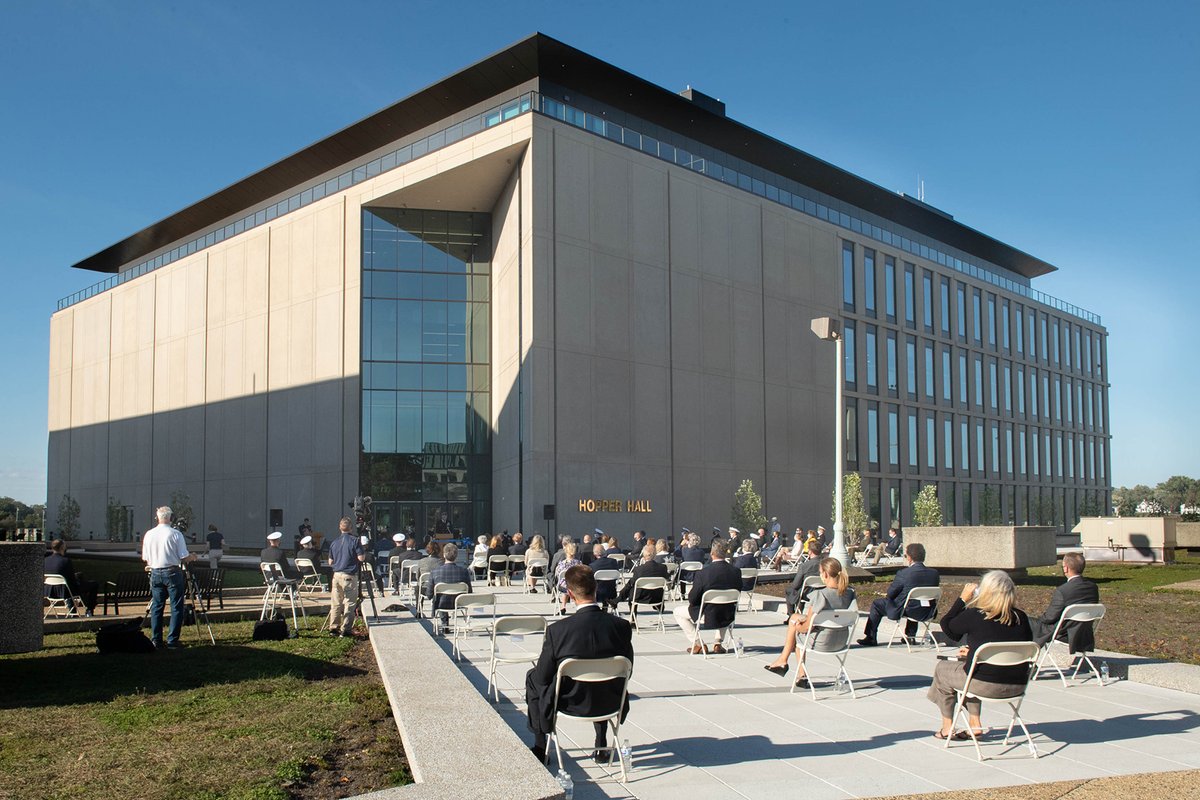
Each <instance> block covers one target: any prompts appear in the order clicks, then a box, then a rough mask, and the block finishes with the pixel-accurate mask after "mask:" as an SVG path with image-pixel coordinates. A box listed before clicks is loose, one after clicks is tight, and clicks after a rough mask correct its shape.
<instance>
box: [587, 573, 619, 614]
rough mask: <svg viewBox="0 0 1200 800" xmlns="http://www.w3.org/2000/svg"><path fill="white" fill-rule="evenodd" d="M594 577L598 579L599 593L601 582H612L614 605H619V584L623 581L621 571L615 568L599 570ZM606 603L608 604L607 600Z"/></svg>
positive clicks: (597, 589) (597, 588)
mask: <svg viewBox="0 0 1200 800" xmlns="http://www.w3.org/2000/svg"><path fill="white" fill-rule="evenodd" d="M594 577H595V579H596V591H597V593H599V590H600V584H601V583H611V584H612V606H613V607H614V608H615V607H616V605H617V585H618V584H619V583H620V581H621V573H620V571H619V570H615V569H602V570H597V572H596V574H595V576H594ZM605 605H606V606H607V605H608V603H607V602H606V603H605ZM606 610H607V609H606Z"/></svg>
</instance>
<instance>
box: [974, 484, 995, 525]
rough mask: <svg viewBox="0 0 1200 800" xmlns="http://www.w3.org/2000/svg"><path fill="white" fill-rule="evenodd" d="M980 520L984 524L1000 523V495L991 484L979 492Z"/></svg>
mask: <svg viewBox="0 0 1200 800" xmlns="http://www.w3.org/2000/svg"><path fill="white" fill-rule="evenodd" d="M979 521H980V522H981V523H982V524H984V525H999V524H1000V495H999V494H997V493H996V490H995V489H994V488H992V487H991V486H985V487H983V491H982V492H981V493H980V494H979Z"/></svg>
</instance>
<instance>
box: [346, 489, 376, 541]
mask: <svg viewBox="0 0 1200 800" xmlns="http://www.w3.org/2000/svg"><path fill="white" fill-rule="evenodd" d="M371 503H372V500H371V498H370V496H369V495H361V494H360V495H358V496H356V497H355V498H354V500H353V501H352V502H350V503H347V505H348V506H350V508H351V510H352V511H353V513H354V529H355V530H356V531H357V532H358V535H359V536H364V535H365V536H369V535H370V533H371V523H372V522H373V521H374V517H375V514H374V509H373V508H372V505H371Z"/></svg>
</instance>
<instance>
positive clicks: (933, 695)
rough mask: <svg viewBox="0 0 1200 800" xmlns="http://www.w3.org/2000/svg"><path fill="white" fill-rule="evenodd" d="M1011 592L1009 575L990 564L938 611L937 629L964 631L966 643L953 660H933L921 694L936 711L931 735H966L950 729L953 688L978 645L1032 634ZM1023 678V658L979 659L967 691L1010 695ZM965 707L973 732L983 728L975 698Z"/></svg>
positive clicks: (957, 635)
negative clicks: (938, 720)
mask: <svg viewBox="0 0 1200 800" xmlns="http://www.w3.org/2000/svg"><path fill="white" fill-rule="evenodd" d="M977 588H978V592H976V589H977ZM1016 595H1017V590H1016V588H1015V587H1014V586H1013V582H1012V578H1010V577H1009V576H1008V574H1007V573H1005V572H1003V571H1001V570H998V569H995V570H992V571H991V572H989V573H987V574H986V575H984V576H983V580H981V581H980V582H979V586H978V587H976V586H975V584H973V583H968V584H967V585H966V586H964V587H963V590H962V595H961V596H960V597H959V598H958V599H957V600H955V601H954V605H952V606H950V610H949V611H947V612H946V615H945V616H944V617H942V631H944V632H945V634H946V635H947V636H948V637H950V638H951V639H952V640H955V641H959V640H961V639H963V637H966V640H967V643H966V644H965V645H963V647H961V648H960V649H959V651H958V658H959V660H958V661H939V662H938V664H937V666H936V667H935V668H934V670H933V685H932V686H930V687H929V693H928V694H927V695H926V696H927V697H928V698H929V700H930V701H931V702H933V703H935V704H936V705H937V707H938V708H939V709H940V710H941V712H942V726H941V727H940V728H939V729H938V730H937V732H936V733H934V734H933V735H934V738H936V739H945V738H946V737H947V736H951V735H953V736H954V738H955V739H967V738H970V734H969V733H968V732H967V731H959V732H958V733H953V734H952V732H951V731H952V727H953V724H954V722H953V720H952V719H951V715H952V714H953V713H954V704H955V702H957V699H958V698H957V695H956V694H955V690H956V689H962V688H963V687H964V685H965V684H966V682H967V672H968V671H969V670H970V668H971V659H973V658H974V657H975V651H976V650H978V649H979V646H980V645H984V644H987V643H989V642H1029V641H1032V640H1033V631H1032V630H1031V629H1030V627H1029V617H1028V616H1027V615H1026V614H1025V612H1024V611H1022V610H1021V609H1019V608H1017V604H1016ZM1028 680H1029V667H1027V666H1026V665H1024V664H1020V665H1018V666H1015V667H998V666H994V665H992V664H980V665H979V667H977V668H976V670H975V674H974V676H973V677H972V679H971V692H972V693H975V692H978V693H979V694H982V695H983V696H985V697H1016V696H1017V695H1019V694H1021V692H1023V691H1025V684H1026V683H1027V682H1028ZM966 707H967V717H968V724H969V725H970V726H971V730H972V731H974V732H975V735H976V736H979V735H980V734H982V733H983V728H982V724H981V723H980V721H979V710H980V708H979V707H980V702H979V701H978V700H974V701H972V700H967V702H966Z"/></svg>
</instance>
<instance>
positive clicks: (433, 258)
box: [360, 208, 492, 542]
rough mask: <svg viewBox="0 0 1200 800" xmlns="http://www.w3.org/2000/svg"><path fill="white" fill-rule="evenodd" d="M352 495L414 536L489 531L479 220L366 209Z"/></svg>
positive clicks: (487, 232)
mask: <svg viewBox="0 0 1200 800" xmlns="http://www.w3.org/2000/svg"><path fill="white" fill-rule="evenodd" d="M362 242H363V245H362V246H363V253H362V270H363V272H362V463H361V473H360V474H361V486H360V490H361V492H362V493H363V494H366V495H370V496H371V497H372V498H374V500H375V520H376V524H377V526H380V527H385V528H387V530H388V531H390V532H393V533H394V532H397V531H411V532H412V533H414V534H415V535H416V536H417V537H418V542H419V541H421V539H422V538H423V537H425V536H427V535H432V536H436V537H438V538H448V537H451V536H453V537H460V536H472V537H473V536H477V535H479V534H481V533H488V532H489V531H490V529H491V480H492V458H491V434H490V430H491V427H490V424H489V419H490V413H491V385H490V382H491V367H490V360H491V359H490V353H491V342H490V340H489V336H490V327H491V326H490V318H491V313H490V312H491V307H490V290H491V218H490V216H489V215H487V214H478V213H466V212H446V211H422V210H412V209H394V208H366V209H364V210H363V217H362Z"/></svg>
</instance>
